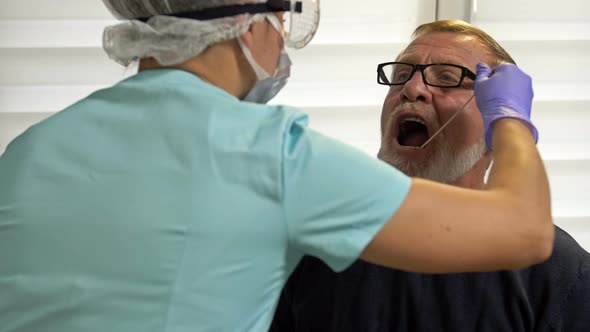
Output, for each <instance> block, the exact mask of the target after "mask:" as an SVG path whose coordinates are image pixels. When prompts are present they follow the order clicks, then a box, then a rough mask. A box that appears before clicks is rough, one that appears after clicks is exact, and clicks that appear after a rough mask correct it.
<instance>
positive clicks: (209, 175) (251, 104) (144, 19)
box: [0, 0, 553, 332]
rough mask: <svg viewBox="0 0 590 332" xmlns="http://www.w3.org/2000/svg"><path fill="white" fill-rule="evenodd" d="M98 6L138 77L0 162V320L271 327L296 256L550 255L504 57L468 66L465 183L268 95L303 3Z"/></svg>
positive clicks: (537, 181)
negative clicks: (386, 156)
mask: <svg viewBox="0 0 590 332" xmlns="http://www.w3.org/2000/svg"><path fill="white" fill-rule="evenodd" d="M104 2H105V4H106V5H107V6H108V8H109V9H110V10H111V11H112V12H113V13H114V14H115V15H116V16H117V17H118V18H120V19H124V20H127V21H126V22H122V23H121V24H118V25H115V26H111V27H108V28H107V29H106V31H105V34H104V47H105V49H106V52H107V53H108V54H109V56H110V57H111V58H113V59H114V60H115V61H117V62H119V63H121V64H124V65H127V64H129V63H131V62H133V61H135V60H140V72H139V73H138V74H137V75H135V76H132V77H130V78H128V79H126V80H124V81H122V82H120V83H118V84H116V85H114V86H113V87H110V88H107V89H104V90H101V91H97V92H95V93H93V94H91V95H90V96H88V97H87V98H84V99H82V100H81V101H79V102H77V103H75V104H74V105H72V106H71V107H68V108H67V109H65V110H63V111H62V112H58V113H57V114H55V115H54V116H52V117H50V118H48V119H47V120H45V121H43V122H41V123H39V124H37V125H35V126H33V127H31V128H30V129H28V130H27V131H26V132H25V133H24V134H22V135H21V136H19V137H18V138H16V139H15V140H14V141H13V142H11V144H10V145H9V146H8V148H7V150H6V151H5V153H4V154H3V155H2V157H1V158H0V188H1V190H0V331H19V332H24V331H27V332H30V331H46V332H47V331H59V332H70V331H77V332H78V331H109V332H114V331H126V332H132V331H142V332H147V331H169V332H172V331H174V332H176V331H266V329H267V328H268V326H269V322H270V320H271V317H272V313H273V310H274V308H275V305H276V302H277V299H278V296H279V292H280V290H281V288H282V287H283V285H284V283H285V281H286V279H287V277H288V276H289V274H290V272H291V271H292V270H293V268H294V267H295V265H296V264H297V262H298V261H299V260H300V258H301V257H302V255H304V254H308V255H314V256H317V257H319V258H320V259H322V260H324V261H325V262H326V263H327V264H328V265H329V266H331V267H332V268H333V269H334V270H342V269H344V268H345V267H346V266H348V265H349V264H350V263H352V262H353V261H354V260H355V259H356V258H358V257H359V256H360V258H361V259H365V260H367V261H370V262H373V263H378V264H383V265H387V266H390V267H395V268H401V269H407V270H411V271H420V272H460V271H485V270H494V269H509V268H510V269H512V268H518V267H524V266H527V265H530V264H534V263H537V262H540V261H542V260H544V259H545V258H547V257H548V256H549V254H550V252H551V244H552V237H553V233H552V232H553V227H552V221H551V212H550V202H549V189H548V185H547V178H546V175H545V171H544V167H543V164H542V161H541V159H540V158H539V154H538V152H537V150H536V147H535V136H536V130H535V129H534V126H533V125H532V124H531V123H530V120H529V114H530V106H531V100H532V87H531V81H530V78H529V77H528V76H526V74H524V73H522V72H521V71H520V70H519V69H518V68H516V67H515V66H507V65H506V66H499V67H497V68H495V69H494V71H493V72H492V70H491V69H489V68H487V67H485V66H482V67H481V68H479V70H478V77H477V79H476V81H477V82H476V83H475V94H476V98H477V102H478V106H479V109H480V111H481V113H482V115H483V120H484V125H485V126H486V130H487V133H488V135H489V137H490V140H489V142H488V143H489V144H488V145H489V147H490V148H492V147H493V149H494V152H495V166H494V168H493V170H492V171H491V174H490V179H489V188H488V190H486V191H470V190H466V189H460V188H455V187H449V186H444V185H441V184H435V183H431V182H428V181H424V180H419V179H411V178H408V177H406V176H404V175H403V174H401V173H400V172H398V171H397V170H395V169H392V168H391V167H390V166H388V165H386V164H385V163H382V162H381V161H378V160H376V159H374V158H372V157H369V156H367V155H365V154H364V153H362V152H359V151H357V150H355V149H353V148H350V147H348V146H346V145H344V144H341V143H339V142H337V141H334V140H332V139H330V138H327V137H324V136H322V135H321V134H319V133H317V132H315V131H313V130H311V129H309V128H307V117H306V116H305V115H304V114H303V113H301V112H300V111H298V110H296V109H293V108H290V107H285V106H267V105H265V103H266V102H267V101H268V100H269V99H270V98H272V97H273V96H274V95H275V93H276V92H277V91H278V90H279V89H280V88H281V87H282V86H283V85H284V84H285V82H286V79H287V77H288V76H289V70H290V64H291V62H290V61H289V57H288V55H287V53H286V52H285V50H284V46H285V45H286V46H290V47H294V48H300V47H303V46H305V45H306V44H307V43H308V42H309V41H310V40H311V38H312V37H313V35H314V32H315V30H316V28H317V26H318V22H319V3H318V1H317V0H301V1H299V0H297V1H278V0H277V1H272V0H271V1H259V0H217V1H213V0H104ZM413 75H414V76H413V79H421V78H420V76H421V73H420V72H417V73H413ZM464 79H465V80H469V78H464ZM425 88H426V86H425ZM301 97H302V98H305V96H301ZM472 106H473V105H472ZM473 107H475V106H473ZM335 116H336V117H337V114H336V115H335ZM492 133H493V135H492ZM531 133H534V134H531ZM475 219H477V222H473V221H474V220H475Z"/></svg>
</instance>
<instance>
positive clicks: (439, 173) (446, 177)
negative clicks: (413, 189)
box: [379, 133, 486, 183]
mask: <svg viewBox="0 0 590 332" xmlns="http://www.w3.org/2000/svg"><path fill="white" fill-rule="evenodd" d="M439 136H440V137H437V138H435V139H434V142H432V143H431V144H433V145H434V146H433V147H431V149H432V150H433V151H434V155H433V156H431V157H430V158H428V159H427V160H425V161H420V162H419V161H414V160H407V159H404V158H402V157H400V156H398V155H395V154H391V153H389V154H382V153H381V151H380V152H379V159H381V160H383V161H385V162H386V163H388V164H390V165H392V166H394V167H395V168H397V169H399V170H400V171H402V172H403V173H405V174H406V175H408V176H412V177H419V178H423V179H428V180H433V181H437V182H442V183H453V182H455V181H456V180H458V179H459V178H460V177H461V176H463V175H464V174H466V173H467V172H468V171H469V170H471V169H472V168H473V167H474V166H475V164H477V162H478V161H480V160H481V158H482V157H483V155H484V154H485V152H486V145H485V141H484V139H483V137H482V138H481V139H480V140H479V141H478V142H476V143H475V144H473V145H472V146H470V147H469V148H467V149H466V150H464V151H461V152H456V151H453V150H452V149H451V148H450V146H449V144H447V140H446V138H445V137H444V134H443V133H440V134H439Z"/></svg>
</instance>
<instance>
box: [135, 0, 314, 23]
mask: <svg viewBox="0 0 590 332" xmlns="http://www.w3.org/2000/svg"><path fill="white" fill-rule="evenodd" d="M291 2H292V1H289V0H268V1H267V2H265V3H253V4H244V5H229V6H221V7H215V8H208V9H203V10H198V11H191V12H183V13H176V14H166V15H165V16H173V17H179V18H188V19H193V20H201V21H206V20H213V19H216V18H222V17H229V16H236V15H240V14H261V13H275V12H296V13H301V12H302V11H303V4H302V2H301V1H296V2H295V3H294V5H295V6H294V8H291ZM150 18H151V17H142V18H136V20H138V21H142V22H147V21H148V20H149V19H150Z"/></svg>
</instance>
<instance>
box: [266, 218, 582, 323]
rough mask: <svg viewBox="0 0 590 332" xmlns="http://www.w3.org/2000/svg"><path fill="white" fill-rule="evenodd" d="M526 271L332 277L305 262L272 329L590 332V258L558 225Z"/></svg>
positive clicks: (361, 268) (378, 271) (361, 269)
mask: <svg viewBox="0 0 590 332" xmlns="http://www.w3.org/2000/svg"><path fill="white" fill-rule="evenodd" d="M555 232H556V233H555V245H554V248H553V254H552V256H551V258H550V259H549V260H547V261H546V262H544V263H542V264H538V265H535V266H532V267H530V268H527V269H522V270H516V271H501V272H487V273H461V274H447V275H430V274H417V273H408V272H403V271H399V270H394V269H388V268H384V267H381V266H377V265H373V264H369V263H365V262H363V261H357V262H356V263H354V264H353V265H352V266H351V267H350V268H348V269H347V270H345V271H343V272H341V273H334V272H333V271H332V270H330V269H329V268H328V267H327V266H326V265H325V264H323V263H322V262H321V261H320V260H318V259H315V258H313V257H305V258H304V259H303V260H302V261H301V263H300V264H299V266H298V267H297V269H296V271H295V273H293V275H292V276H291V278H290V279H289V281H288V283H287V285H286V286H285V289H284V290H283V294H282V296H281V300H280V302H279V306H278V308H277V312H276V314H275V318H274V321H273V325H272V327H271V329H270V330H271V331H273V332H277V331H281V332H285V331H322V332H327V331H338V332H346V331H367V332H377V331H409V332H410V331H411V332H419V331H479V332H481V331H494V332H495V331H568V332H570V331H584V332H589V331H590V254H589V253H588V252H586V251H585V250H584V249H583V248H582V247H580V245H578V243H576V241H575V240H574V239H573V238H572V237H571V236H570V235H569V234H567V233H566V232H565V231H563V230H561V229H560V228H558V227H556V229H555Z"/></svg>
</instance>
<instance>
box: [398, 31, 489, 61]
mask: <svg viewBox="0 0 590 332" xmlns="http://www.w3.org/2000/svg"><path fill="white" fill-rule="evenodd" d="M488 55H489V52H488V50H487V48H486V47H485V46H484V45H483V43H482V42H481V41H480V40H479V39H478V38H477V37H475V36H471V35H465V34H460V33H451V32H430V33H426V34H424V35H422V36H420V37H418V38H416V39H414V40H413V41H412V42H411V43H410V44H409V45H408V47H406V49H405V50H403V51H402V52H401V53H400V54H399V55H398V57H397V60H398V61H407V62H421V61H424V60H423V59H425V58H427V59H429V62H449V63H456V64H462V65H466V64H472V63H477V62H481V61H484V60H485V58H486V57H487V56H488Z"/></svg>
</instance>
